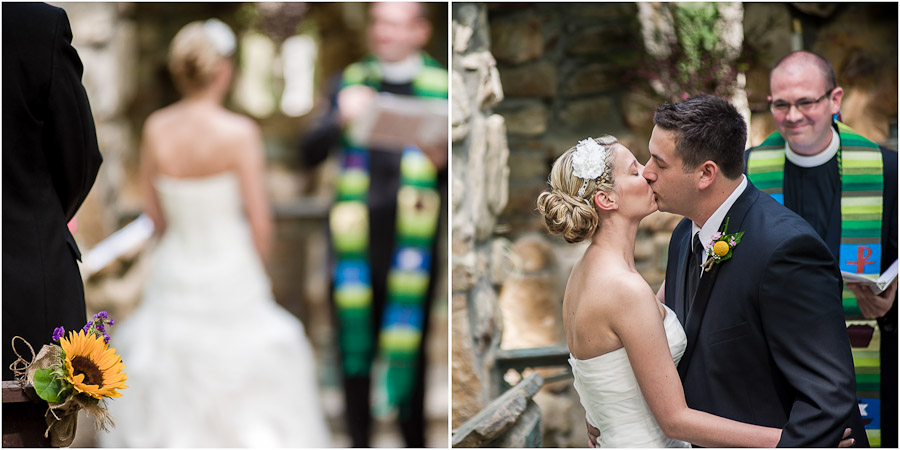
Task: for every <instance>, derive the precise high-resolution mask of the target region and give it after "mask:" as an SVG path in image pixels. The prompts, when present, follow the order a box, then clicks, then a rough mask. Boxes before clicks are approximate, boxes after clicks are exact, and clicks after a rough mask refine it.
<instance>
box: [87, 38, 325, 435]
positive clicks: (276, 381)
mask: <svg viewBox="0 0 900 450" xmlns="http://www.w3.org/2000/svg"><path fill="white" fill-rule="evenodd" d="M234 42H235V41H234V35H233V34H232V33H231V30H230V29H228V27H227V26H226V25H225V24H223V23H222V22H219V21H215V20H211V21H207V22H193V23H191V24H188V25H186V26H185V27H184V28H183V29H182V30H181V31H179V33H178V34H177V35H176V36H175V39H174V40H173V42H172V47H171V49H170V63H169V65H170V69H171V70H172V73H173V76H174V78H175V80H176V84H177V85H178V87H179V89H180V90H181V91H182V94H183V95H184V97H183V99H182V100H180V101H179V102H177V103H175V104H173V105H171V106H168V107H166V108H163V109H161V110H159V111H157V112H155V113H153V114H152V115H151V116H150V117H149V118H148V119H147V122H146V124H145V127H144V133H143V136H142V145H143V148H142V160H141V166H142V178H143V184H144V186H143V187H144V189H145V193H146V210H147V213H148V215H149V216H150V217H151V218H152V219H153V222H154V224H155V226H156V230H157V231H158V232H159V233H160V234H161V236H162V237H161V239H160V242H159V245H158V246H157V249H156V253H155V255H154V262H153V265H152V274H151V276H150V278H149V279H148V281H147V285H146V288H145V290H144V295H143V300H142V302H141V304H140V306H139V307H138V308H137V309H136V310H135V312H134V313H133V314H132V315H131V316H130V317H128V318H126V319H125V320H123V323H122V324H121V325H120V326H119V329H118V330H115V331H116V334H115V336H114V341H113V342H115V343H116V345H117V349H118V351H119V353H120V354H121V355H122V358H123V360H124V361H126V365H127V371H128V377H129V380H128V381H129V386H131V387H130V388H129V390H128V394H127V395H125V396H124V397H122V398H120V399H117V400H116V401H114V402H109V403H108V405H109V410H110V413H111V414H112V417H113V419H114V421H115V423H116V427H115V428H114V429H113V430H112V431H111V432H110V433H108V434H104V433H101V435H100V444H101V445H102V446H106V447H327V446H330V443H331V437H330V433H329V430H328V427H327V424H326V420H325V415H324V413H323V411H322V409H321V406H320V402H319V395H318V390H317V382H316V370H315V358H314V354H313V350H312V347H311V346H310V343H309V341H308V340H307V337H306V335H305V332H304V329H303V325H302V324H301V323H300V321H298V320H297V319H296V318H295V317H294V316H292V315H291V314H290V313H288V312H287V311H286V310H284V309H283V308H281V307H280V306H279V305H277V304H276V303H275V301H274V299H273V296H272V290H271V286H270V283H269V279H268V277H267V275H266V273H265V270H264V268H263V261H265V260H266V258H267V257H268V252H269V249H268V242H269V238H270V234H271V217H270V212H269V205H268V201H267V200H266V195H265V190H264V185H263V178H262V177H263V166H264V161H265V160H264V153H263V147H262V139H261V137H260V132H259V128H258V126H257V125H256V124H255V123H254V122H252V121H251V120H250V119H248V118H246V117H244V116H240V115H237V114H234V113H231V112H229V111H227V110H225V109H224V108H223V107H222V101H223V99H224V97H225V94H226V93H227V92H228V89H229V87H230V84H231V76H232V72H233V67H234V66H233V62H232V60H231V58H230V57H229V56H230V55H231V54H232V53H233V51H234Z"/></svg>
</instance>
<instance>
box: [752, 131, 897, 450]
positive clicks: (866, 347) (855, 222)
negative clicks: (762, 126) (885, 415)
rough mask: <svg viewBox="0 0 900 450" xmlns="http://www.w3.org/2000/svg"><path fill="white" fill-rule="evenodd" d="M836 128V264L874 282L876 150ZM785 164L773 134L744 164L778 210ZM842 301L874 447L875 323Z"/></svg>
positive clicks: (849, 299) (877, 428)
mask: <svg viewBox="0 0 900 450" xmlns="http://www.w3.org/2000/svg"><path fill="white" fill-rule="evenodd" d="M836 123H837V128H838V134H839V135H840V139H841V145H840V148H839V149H838V153H837V157H838V171H839V173H840V177H841V244H840V255H839V256H838V265H839V266H840V268H841V270H842V271H845V272H851V273H855V274H859V275H862V276H864V277H866V278H870V279H872V280H876V279H878V276H879V274H880V271H881V218H882V209H883V206H882V203H883V199H882V197H883V189H884V175H883V165H882V164H883V163H882V159H881V150H880V149H879V148H878V145H877V144H875V143H874V142H872V141H870V140H868V139H866V138H864V137H862V136H860V135H859V134H858V133H856V132H855V131H853V129H851V128H850V127H848V126H847V125H844V124H843V123H841V122H836ZM784 162H785V141H784V138H783V137H782V136H781V135H780V134H779V133H778V132H775V133H773V134H772V135H771V136H769V137H768V138H766V140H765V141H763V143H762V145H760V146H759V147H758V148H757V149H755V150H753V152H751V153H750V158H749V161H748V164H747V178H748V179H749V180H750V181H751V182H753V184H754V185H755V186H756V187H757V188H758V189H760V190H761V191H763V192H766V193H768V194H769V195H771V196H772V197H773V198H775V199H776V200H777V201H778V202H779V203H781V204H782V205H783V204H784ZM842 297H843V299H842V300H843V306H844V314H845V316H846V319H847V331H848V333H849V335H850V344H851V347H852V351H853V365H854V367H855V369H856V389H857V397H858V401H859V403H860V410H861V412H862V413H863V420H864V421H865V422H867V424H866V434H867V435H868V437H869V444H870V445H871V446H873V447H877V446H880V445H881V421H880V415H881V413H880V411H881V399H880V397H881V395H880V393H881V370H880V369H881V363H880V356H879V355H880V349H881V334H880V333H879V330H878V326H877V324H876V322H875V321H874V320H865V319H863V318H862V316H861V313H860V310H859V306H858V304H857V302H856V297H855V296H854V295H853V292H852V291H850V290H849V289H847V288H846V283H845V286H844V291H843V295H842ZM867 419H871V421H869V420H867ZM893 425H894V424H890V426H893Z"/></svg>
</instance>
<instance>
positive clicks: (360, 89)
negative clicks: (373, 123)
mask: <svg viewBox="0 0 900 450" xmlns="http://www.w3.org/2000/svg"><path fill="white" fill-rule="evenodd" d="M377 96H378V93H377V92H375V90H374V89H372V88H370V87H368V86H362V85H354V86H347V87H345V88H343V89H341V91H340V92H338V96H337V103H338V111H340V117H341V124H342V125H345V124H347V123H350V122H353V121H354V120H356V119H358V118H359V117H360V116H362V114H363V113H364V112H365V111H366V110H367V109H369V106H371V105H372V102H374V101H375V97H377Z"/></svg>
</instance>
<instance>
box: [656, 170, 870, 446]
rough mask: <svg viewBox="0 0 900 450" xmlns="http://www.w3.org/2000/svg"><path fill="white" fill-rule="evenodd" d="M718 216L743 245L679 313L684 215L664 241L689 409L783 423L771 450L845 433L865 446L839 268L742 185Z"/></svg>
mask: <svg viewBox="0 0 900 450" xmlns="http://www.w3.org/2000/svg"><path fill="white" fill-rule="evenodd" d="M727 217H729V218H730V222H729V224H728V233H735V232H738V231H743V232H744V235H743V238H742V240H741V242H740V243H739V244H738V245H737V246H736V247H735V248H734V252H733V256H732V258H731V259H730V260H727V261H723V262H722V263H720V264H715V265H713V266H712V269H711V270H710V271H709V272H705V273H703V275H702V277H701V278H700V283H699V286H698V288H697V294H696V295H695V298H694V300H693V306H692V307H691V308H690V314H689V316H688V317H685V316H684V311H685V302H686V299H685V298H684V285H685V273H686V266H687V260H688V256H689V249H690V246H689V239H690V233H691V221H690V220H688V219H684V220H682V221H681V223H679V224H678V226H677V227H676V228H675V231H674V232H673V234H672V239H671V241H670V243H669V255H668V265H667V268H666V291H665V299H666V304H667V305H668V306H669V307H670V308H672V309H673V310H674V311H675V313H676V315H677V316H678V319H679V320H680V321H681V323H682V325H684V327H685V332H686V334H687V341H688V345H687V349H686V350H685V354H684V356H683V357H682V359H681V362H680V364H679V366H678V371H679V374H680V375H681V379H682V382H683V384H684V394H685V398H686V400H687V404H688V406H690V407H691V408H694V409H698V410H702V411H706V412H709V413H711V414H715V415H718V416H722V417H727V418H729V419H734V420H737V421H741V422H746V423H751V424H757V425H763V426H770V427H777V428H783V432H782V437H781V441H780V442H779V446H786V447H834V446H836V445H837V443H838V441H839V440H840V437H841V434H842V433H843V430H844V428H845V427H851V428H852V429H853V437H855V438H856V442H857V444H856V445H857V446H866V447H867V446H868V440H867V438H866V435H865V430H864V429H863V424H862V419H861V418H860V414H859V408H858V406H857V403H856V379H855V375H854V372H853V359H852V355H851V352H850V342H849V339H848V337H847V331H846V326H845V324H844V313H843V310H842V306H841V278H840V271H839V269H838V266H837V264H836V263H835V260H834V258H833V257H832V256H831V253H830V252H829V250H828V248H827V247H826V246H825V243H824V242H822V239H821V238H819V236H818V235H817V234H816V233H815V231H813V229H812V228H811V227H810V226H809V224H807V223H806V221H804V220H803V219H802V218H800V217H799V216H797V215H796V214H794V213H793V212H791V211H790V210H788V209H787V208H785V207H784V206H782V205H780V204H778V202H776V201H775V200H773V199H772V198H771V197H770V196H768V195H763V194H762V193H761V192H760V191H759V190H757V189H756V188H755V187H754V186H753V184H752V183H748V185H747V189H746V190H745V191H744V192H743V193H742V194H741V195H740V197H739V198H738V199H737V201H736V202H735V203H734V205H733V206H732V207H731V209H730V210H729V212H728V215H727Z"/></svg>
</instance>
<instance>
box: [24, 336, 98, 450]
mask: <svg viewBox="0 0 900 450" xmlns="http://www.w3.org/2000/svg"><path fill="white" fill-rule="evenodd" d="M16 339H19V340H21V341H22V342H24V343H25V345H27V346H28V350H30V351H31V354H32V356H33V357H32V360H31V362H28V361H27V360H26V359H25V358H23V357H22V355H20V354H19V352H18V351H16ZM12 347H13V353H15V354H16V357H17V359H16V360H15V361H14V362H13V363H12V364H10V366H9V368H10V370H12V371H13V374H14V377H15V379H16V380H17V381H19V383H20V384H21V386H22V389H25V388H26V387H27V386H34V373H35V372H36V371H37V370H40V369H50V368H52V366H53V364H54V362H58V361H59V360H60V357H61V356H62V349H61V348H60V347H58V346H56V345H44V346H43V347H41V351H40V352H38V354H37V356H34V348H33V347H32V346H31V344H29V343H28V341H26V340H25V339H23V338H22V337H21V336H15V337H13V339H12ZM82 408H83V409H84V410H85V412H87V413H88V414H89V415H90V416H91V417H92V418H93V419H94V422H95V423H96V424H97V427H98V428H100V429H102V430H103V431H108V430H109V426H115V424H114V423H113V421H112V417H111V416H110V415H109V412H107V411H106V408H105V407H104V406H103V405H101V404H100V400H97V399H94V398H91V397H86V396H83V395H69V396H68V397H66V399H65V401H63V402H61V403H54V402H47V412H46V413H44V420H45V421H46V423H47V429H46V430H45V431H44V437H45V438H49V439H50V445H51V446H53V447H68V446H70V445H72V441H74V440H75V430H76V427H77V425H78V410H80V409H82Z"/></svg>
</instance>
